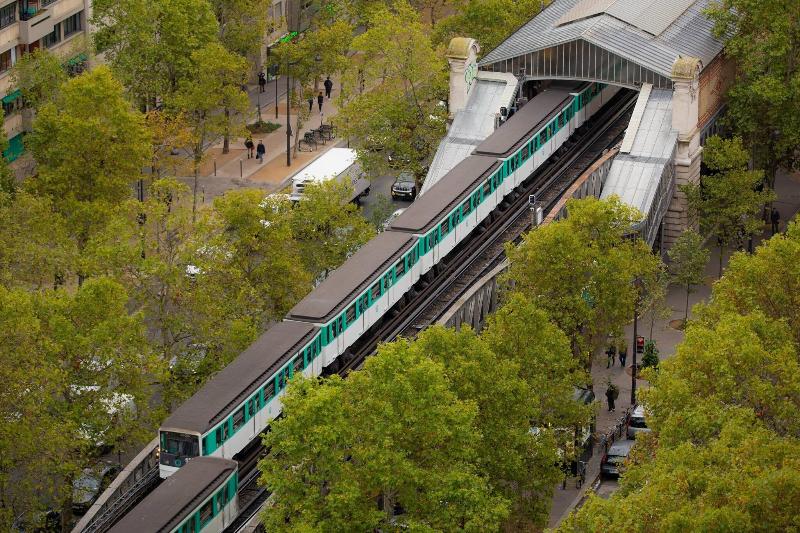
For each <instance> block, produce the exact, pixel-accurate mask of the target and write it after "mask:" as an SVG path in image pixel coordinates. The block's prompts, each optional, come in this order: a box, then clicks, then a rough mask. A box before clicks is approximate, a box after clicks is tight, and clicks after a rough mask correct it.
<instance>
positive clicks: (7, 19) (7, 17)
mask: <svg viewBox="0 0 800 533" xmlns="http://www.w3.org/2000/svg"><path fill="white" fill-rule="evenodd" d="M16 21H17V3H16V2H12V3H10V4H8V5H7V6H3V7H0V28H5V27H6V26H11V25H12V24H14V23H15V22H16Z"/></svg>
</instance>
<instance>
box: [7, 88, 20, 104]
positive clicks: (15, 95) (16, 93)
mask: <svg viewBox="0 0 800 533" xmlns="http://www.w3.org/2000/svg"><path fill="white" fill-rule="evenodd" d="M21 95H22V93H21V92H20V91H19V89H14V90H13V91H11V92H10V93H8V94H7V95H5V96H4V97H3V103H4V104H10V103H12V102H13V101H14V100H16V99H17V98H19V97H20V96H21Z"/></svg>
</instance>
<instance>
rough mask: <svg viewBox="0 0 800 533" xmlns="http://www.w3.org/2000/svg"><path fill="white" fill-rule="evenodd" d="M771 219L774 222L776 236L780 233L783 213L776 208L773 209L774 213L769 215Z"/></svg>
mask: <svg viewBox="0 0 800 533" xmlns="http://www.w3.org/2000/svg"><path fill="white" fill-rule="evenodd" d="M769 219H770V221H771V222H772V234H773V235H775V234H776V233H779V232H780V225H781V213H780V211H778V210H777V209H775V208H774V207H773V208H772V213H770V215H769Z"/></svg>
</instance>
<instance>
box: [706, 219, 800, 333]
mask: <svg viewBox="0 0 800 533" xmlns="http://www.w3.org/2000/svg"><path fill="white" fill-rule="evenodd" d="M798 294H800V226H798V224H797V223H796V222H793V223H791V224H789V228H788V230H787V232H786V234H785V235H776V236H774V237H772V238H771V239H770V240H768V241H766V242H764V243H763V244H762V245H761V246H759V247H758V248H757V249H756V251H755V253H754V254H753V255H746V254H736V255H734V256H733V257H732V258H731V261H730V263H729V265H728V268H727V269H726V270H725V276H724V277H723V278H722V279H721V280H719V281H718V282H717V283H716V284H715V285H714V297H713V299H712V302H711V305H710V306H709V308H707V309H706V313H709V315H710V316H712V317H717V316H721V315H722V314H723V313H728V312H734V313H741V314H746V313H749V312H751V311H755V310H758V311H759V312H761V313H764V314H765V315H766V316H767V317H769V318H771V319H772V320H776V321H778V320H780V321H783V322H785V323H786V324H787V325H788V326H789V329H790V331H791V334H792V336H793V337H794V339H795V343H797V344H800V302H798V300H797V295H798Z"/></svg>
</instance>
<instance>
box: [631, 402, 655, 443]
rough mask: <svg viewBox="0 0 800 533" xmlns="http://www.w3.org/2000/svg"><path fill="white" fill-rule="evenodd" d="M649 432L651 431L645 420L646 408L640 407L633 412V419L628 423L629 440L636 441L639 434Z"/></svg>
mask: <svg viewBox="0 0 800 533" xmlns="http://www.w3.org/2000/svg"><path fill="white" fill-rule="evenodd" d="M649 431H651V430H650V428H648V427H647V422H646V421H645V419H644V407H642V406H641V405H638V406H636V409H634V410H633V413H632V414H631V419H630V421H629V422H628V438H629V439H635V438H636V435H637V434H639V433H646V432H649Z"/></svg>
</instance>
